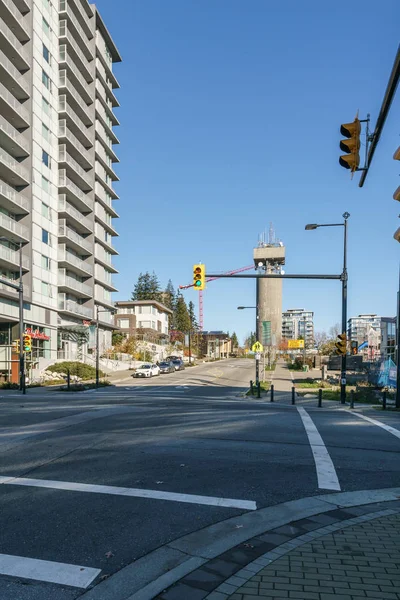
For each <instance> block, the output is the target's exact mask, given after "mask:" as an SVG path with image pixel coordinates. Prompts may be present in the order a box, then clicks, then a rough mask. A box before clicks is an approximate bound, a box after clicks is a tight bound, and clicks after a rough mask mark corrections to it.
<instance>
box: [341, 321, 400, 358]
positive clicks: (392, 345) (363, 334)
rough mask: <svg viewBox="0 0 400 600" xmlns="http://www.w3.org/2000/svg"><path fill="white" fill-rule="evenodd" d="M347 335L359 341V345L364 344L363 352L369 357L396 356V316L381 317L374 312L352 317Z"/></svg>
mask: <svg viewBox="0 0 400 600" xmlns="http://www.w3.org/2000/svg"><path fill="white" fill-rule="evenodd" d="M347 336H348V339H349V340H350V341H354V342H357V346H358V347H359V346H361V345H362V344H364V348H363V353H364V354H365V355H366V356H367V357H368V358H371V359H373V358H383V359H386V358H392V359H394V358H395V351H396V318H395V317H380V316H378V315H376V314H374V313H371V314H364V315H358V316H357V317H350V319H349V320H348V321H347Z"/></svg>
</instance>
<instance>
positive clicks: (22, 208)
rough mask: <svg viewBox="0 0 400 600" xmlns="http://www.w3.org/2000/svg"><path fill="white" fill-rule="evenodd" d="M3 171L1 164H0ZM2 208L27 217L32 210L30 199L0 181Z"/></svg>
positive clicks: (0, 202) (0, 203) (0, 204)
mask: <svg viewBox="0 0 400 600" xmlns="http://www.w3.org/2000/svg"><path fill="white" fill-rule="evenodd" d="M0 170H1V162H0ZM0 206H1V207H3V208H5V209H6V210H9V211H10V212H11V213H13V214H15V215H27V214H29V212H30V210H31V205H30V201H29V198H28V197H27V196H25V195H24V194H23V193H22V192H17V190H15V189H14V188H13V187H12V186H11V185H8V183H6V182H5V181H3V180H1V179H0Z"/></svg>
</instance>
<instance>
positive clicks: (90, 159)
mask: <svg viewBox="0 0 400 600" xmlns="http://www.w3.org/2000/svg"><path fill="white" fill-rule="evenodd" d="M58 135H59V137H65V138H66V139H67V140H68V141H69V142H71V144H72V145H73V147H74V148H75V150H77V152H79V154H80V155H81V156H82V157H83V158H84V159H85V160H86V162H87V163H89V165H90V166H91V167H92V166H93V163H94V152H93V151H92V150H88V149H87V148H85V146H84V145H83V144H81V142H80V141H79V140H78V138H77V137H76V135H74V134H73V133H72V131H70V130H69V129H68V127H67V122H66V120H65V119H62V120H61V121H59V122H58Z"/></svg>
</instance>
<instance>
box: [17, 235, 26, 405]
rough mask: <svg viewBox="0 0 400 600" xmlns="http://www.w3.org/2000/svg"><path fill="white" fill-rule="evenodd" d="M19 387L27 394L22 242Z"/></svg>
mask: <svg viewBox="0 0 400 600" xmlns="http://www.w3.org/2000/svg"><path fill="white" fill-rule="evenodd" d="M18 299H19V389H20V391H21V392H22V393H23V394H26V386H25V354H24V286H23V283H22V244H20V245H19V288H18Z"/></svg>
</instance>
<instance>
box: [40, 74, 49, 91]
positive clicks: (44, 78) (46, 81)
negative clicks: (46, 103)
mask: <svg viewBox="0 0 400 600" xmlns="http://www.w3.org/2000/svg"><path fill="white" fill-rule="evenodd" d="M42 83H43V85H44V86H45V88H47V89H48V90H49V91H51V81H50V77H49V76H48V75H47V73H46V71H44V69H42Z"/></svg>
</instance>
